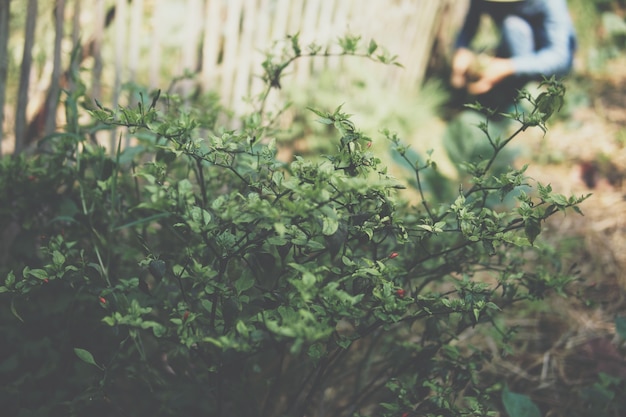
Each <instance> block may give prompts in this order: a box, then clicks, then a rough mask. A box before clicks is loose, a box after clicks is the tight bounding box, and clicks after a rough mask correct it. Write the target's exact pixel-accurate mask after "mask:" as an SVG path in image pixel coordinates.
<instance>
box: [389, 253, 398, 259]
mask: <svg viewBox="0 0 626 417" xmlns="http://www.w3.org/2000/svg"><path fill="white" fill-rule="evenodd" d="M397 257H398V252H391V253H390V254H389V259H393V258H397Z"/></svg>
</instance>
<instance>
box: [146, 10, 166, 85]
mask: <svg viewBox="0 0 626 417" xmlns="http://www.w3.org/2000/svg"><path fill="white" fill-rule="evenodd" d="M162 6H163V3H162V1H161V0H155V2H154V4H153V9H152V19H150V23H151V26H152V27H151V31H150V32H151V35H150V57H149V62H150V68H149V69H148V86H149V87H150V89H151V90H153V89H155V88H157V87H158V85H159V78H160V77H159V75H160V70H161V58H162V54H161V49H162V48H163V45H162V44H161V30H160V28H159V19H161V15H162Z"/></svg>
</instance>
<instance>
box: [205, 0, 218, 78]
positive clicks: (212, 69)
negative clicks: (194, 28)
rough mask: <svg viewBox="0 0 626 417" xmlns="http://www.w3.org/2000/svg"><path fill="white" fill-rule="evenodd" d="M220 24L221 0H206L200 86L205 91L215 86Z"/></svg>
mask: <svg viewBox="0 0 626 417" xmlns="http://www.w3.org/2000/svg"><path fill="white" fill-rule="evenodd" d="M222 23H223V21H222V0H207V2H206V3H205V17H204V34H203V41H202V74H201V80H202V86H203V88H204V89H205V90H207V89H208V90H213V89H215V88H216V86H217V72H218V69H217V68H218V63H219V59H220V49H221V42H222Z"/></svg>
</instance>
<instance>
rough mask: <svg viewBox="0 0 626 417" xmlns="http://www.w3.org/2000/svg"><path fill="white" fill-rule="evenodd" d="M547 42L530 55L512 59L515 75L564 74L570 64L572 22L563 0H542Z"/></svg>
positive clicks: (543, 28)
mask: <svg viewBox="0 0 626 417" xmlns="http://www.w3.org/2000/svg"><path fill="white" fill-rule="evenodd" d="M544 3H545V6H544V7H545V10H546V15H545V20H544V23H543V27H542V28H541V30H543V31H544V36H545V38H546V39H545V41H546V45H543V46H541V48H540V49H539V50H537V51H536V52H534V53H532V54H528V55H523V56H516V57H513V58H511V61H512V66H513V71H514V73H515V74H516V75H529V76H538V75H543V76H547V77H549V76H552V75H558V74H565V73H567V72H568V71H569V70H570V66H571V50H570V48H571V45H570V42H571V36H572V31H573V29H572V23H571V18H570V15H569V11H568V9H567V2H566V0H545V1H544Z"/></svg>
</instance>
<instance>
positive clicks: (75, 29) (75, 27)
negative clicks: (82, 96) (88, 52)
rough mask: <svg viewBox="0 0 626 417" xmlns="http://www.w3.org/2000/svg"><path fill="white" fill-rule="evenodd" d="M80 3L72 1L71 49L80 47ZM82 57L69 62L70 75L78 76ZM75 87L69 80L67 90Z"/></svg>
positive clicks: (75, 0)
mask: <svg viewBox="0 0 626 417" xmlns="http://www.w3.org/2000/svg"><path fill="white" fill-rule="evenodd" d="M80 2H81V0H74V9H73V13H74V14H73V15H72V49H76V48H78V47H79V46H80V45H79V43H80ZM81 59H82V57H80V56H79V57H78V58H77V59H76V60H72V62H70V73H71V74H78V69H79V67H80V63H79V61H80V60H81ZM74 87H75V85H74V80H73V77H72V76H70V78H69V88H70V90H73V89H74Z"/></svg>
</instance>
